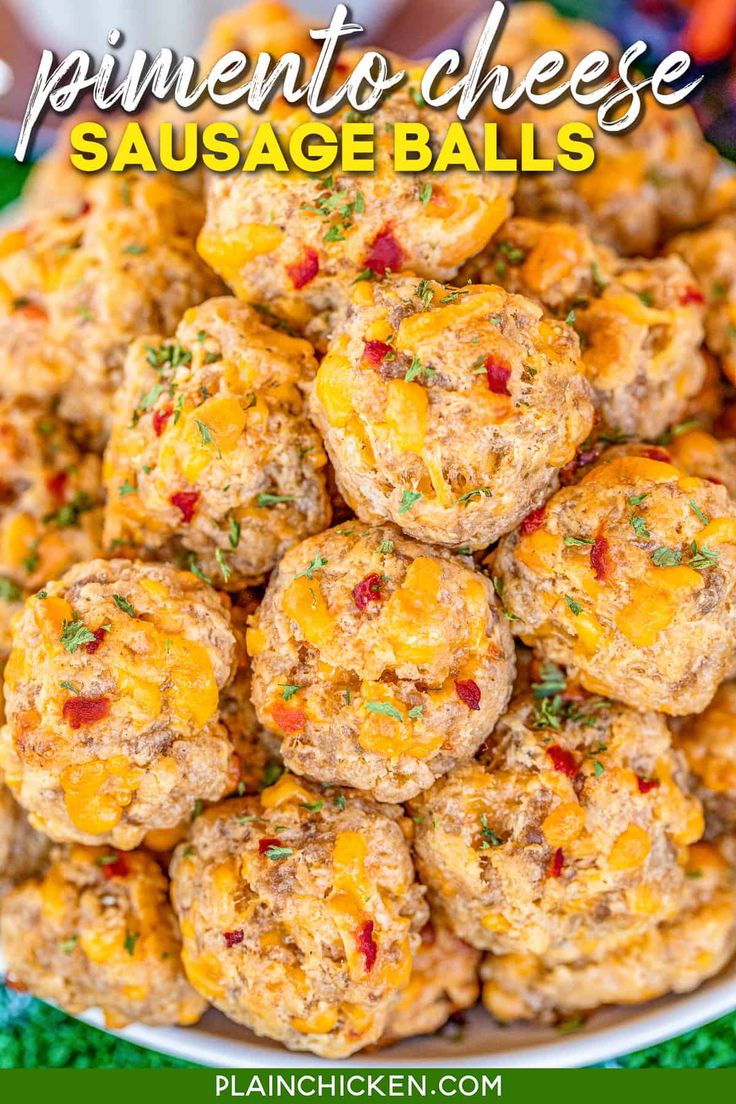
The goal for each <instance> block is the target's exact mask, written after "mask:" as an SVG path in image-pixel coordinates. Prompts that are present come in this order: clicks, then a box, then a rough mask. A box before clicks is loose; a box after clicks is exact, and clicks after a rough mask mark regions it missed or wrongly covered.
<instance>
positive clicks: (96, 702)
mask: <svg viewBox="0 0 736 1104" xmlns="http://www.w3.org/2000/svg"><path fill="white" fill-rule="evenodd" d="M109 713H110V699H109V698H82V697H74V698H67V700H66V701H65V702H64V705H63V706H62V710H61V715H62V717H63V718H64V720H65V721H66V723H67V724H68V725H69V726H70V727H71V728H81V727H82V726H83V725H89V724H97V722H98V721H102V720H104V718H105V717H107V716H108V715H109Z"/></svg>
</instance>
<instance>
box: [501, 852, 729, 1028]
mask: <svg viewBox="0 0 736 1104" xmlns="http://www.w3.org/2000/svg"><path fill="white" fill-rule="evenodd" d="M688 873H689V874H690V876H691V877H692V879H693V880H692V882H691V883H690V885H689V891H688V895H687V901H686V904H685V905H684V906H683V908H682V910H681V911H680V912H678V913H677V914H676V915H675V916H673V917H671V918H670V919H668V920H666V921H663V922H662V923H660V924H657V925H656V926H655V927H653V928H650V929H649V930H648V931H646V932H643V933H642V934H640V935H637V936H635V937H633V938H632V939H631V940H630V941H629V942H627V943H624V944H623V945H622V946H621V947H619V948H617V949H616V950H615V951H612V952H610V953H607V954H604V955H603V957H596V956H583V957H582V958H581V959H580V960H578V961H577V962H572V963H565V964H559V963H549V962H546V961H545V960H544V959H543V958H540V957H538V956H536V955H531V954H524V953H521V954H518V953H517V954H509V955H501V956H496V955H488V956H487V957H486V959H485V962H484V963H483V968H482V974H483V979H484V984H483V1003H484V1004H485V1006H486V1008H487V1009H488V1011H489V1012H490V1013H491V1015H492V1016H495V1017H496V1019H497V1020H500V1021H502V1022H508V1021H511V1020H537V1021H541V1022H543V1023H554V1022H557V1021H559V1020H561V1019H562V1018H564V1017H565V1016H571V1015H575V1014H576V1013H577V1014H579V1013H581V1012H588V1011H591V1010H593V1009H595V1008H598V1007H600V1006H601V1005H606V1004H640V1003H642V1002H643V1001H649V1000H654V999H655V998H656V997H661V996H664V995H665V994H666V993H687V992H690V991H691V990H692V989H695V988H697V986H698V985H701V984H702V982H704V981H705V980H706V979H707V978H709V977H713V976H714V975H715V974H717V973H718V972H719V971H720V970H721V969H722V968H723V966H725V965H726V963H727V962H728V960H729V959H730V958H731V956H732V955H733V953H734V951H736V885H735V883H734V868H733V859H731V861H730V863H729V861H727V859H726V858H725V857H724V855H723V854H722V853H721V851H720V850H719V849H718V848H716V847H714V846H713V845H712V844H707V843H698V844H695V846H693V847H692V848H690V858H689V860H688Z"/></svg>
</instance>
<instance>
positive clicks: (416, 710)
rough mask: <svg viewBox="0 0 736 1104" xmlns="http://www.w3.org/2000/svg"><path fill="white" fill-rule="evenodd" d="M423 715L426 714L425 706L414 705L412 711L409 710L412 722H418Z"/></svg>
mask: <svg viewBox="0 0 736 1104" xmlns="http://www.w3.org/2000/svg"><path fill="white" fill-rule="evenodd" d="M423 713H424V706H423V705H413V706H412V707H411V709H410V710H409V717H410V718H411V720H412V721H418V720H419V718H420V717H421V716H422V714H423Z"/></svg>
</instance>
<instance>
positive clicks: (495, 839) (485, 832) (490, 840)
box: [480, 813, 506, 850]
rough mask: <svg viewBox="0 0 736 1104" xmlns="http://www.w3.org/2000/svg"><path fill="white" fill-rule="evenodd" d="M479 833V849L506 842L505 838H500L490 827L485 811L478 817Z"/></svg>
mask: <svg viewBox="0 0 736 1104" xmlns="http://www.w3.org/2000/svg"><path fill="white" fill-rule="evenodd" d="M480 835H481V839H482V841H483V842H482V843H481V845H480V846H481V850H485V849H487V848H489V847H501V846H502V845H503V844H504V843H505V842H506V840H505V839H502V838H501V836H499V835H498V833H497V832H496V831H495V830H494V829H493V828H491V826H490V825H489V823H488V817H487V815H486V814H485V813H481V817H480Z"/></svg>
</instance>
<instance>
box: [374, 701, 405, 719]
mask: <svg viewBox="0 0 736 1104" xmlns="http://www.w3.org/2000/svg"><path fill="white" fill-rule="evenodd" d="M365 707H366V709H367V710H368V712H369V713H382V714H383V715H384V716H385V717H391V718H392V720H394V721H400V722H401V723H402V724H403V723H404V718H403V717H402V715H401V713H400V712H399V710H398V709H397V708H396V706H395V705H391V702H382V701H369V702H366V703H365Z"/></svg>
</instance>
